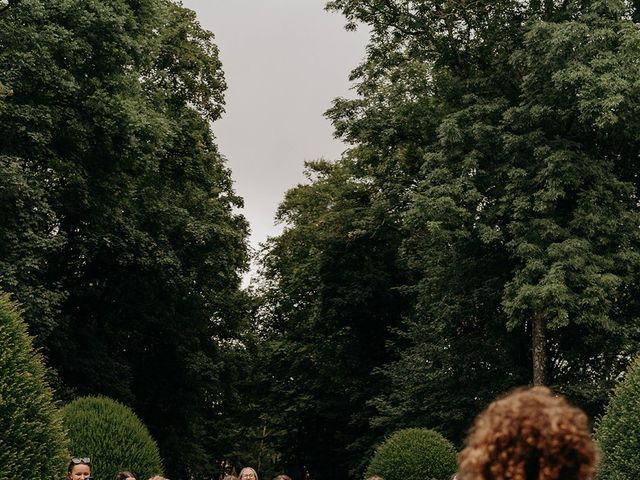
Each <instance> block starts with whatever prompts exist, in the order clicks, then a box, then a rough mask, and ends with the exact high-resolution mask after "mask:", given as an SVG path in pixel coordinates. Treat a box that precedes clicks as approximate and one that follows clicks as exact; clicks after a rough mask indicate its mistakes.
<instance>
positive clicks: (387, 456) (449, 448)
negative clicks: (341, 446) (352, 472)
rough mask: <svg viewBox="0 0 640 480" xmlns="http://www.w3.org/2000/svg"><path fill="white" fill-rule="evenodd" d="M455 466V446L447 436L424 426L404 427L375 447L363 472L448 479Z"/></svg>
mask: <svg viewBox="0 0 640 480" xmlns="http://www.w3.org/2000/svg"><path fill="white" fill-rule="evenodd" d="M456 466H457V454H456V450H455V448H453V445H452V444H451V442H449V441H448V440H447V439H446V438H444V437H443V436H442V435H440V434H439V433H438V432H435V431H433V430H429V429H426V428H407V429H404V430H399V431H397V432H395V433H394V434H392V435H391V436H390V437H389V438H387V439H386V440H385V441H384V443H383V444H382V445H380V446H379V447H378V448H377V449H376V453H375V455H374V456H373V458H372V459H371V463H369V467H368V468H367V472H366V474H365V476H366V477H370V476H373V475H377V476H380V477H382V478H384V479H385V480H424V479H425V478H429V479H434V480H447V479H448V478H449V477H451V475H452V474H453V473H454V472H455V471H456Z"/></svg>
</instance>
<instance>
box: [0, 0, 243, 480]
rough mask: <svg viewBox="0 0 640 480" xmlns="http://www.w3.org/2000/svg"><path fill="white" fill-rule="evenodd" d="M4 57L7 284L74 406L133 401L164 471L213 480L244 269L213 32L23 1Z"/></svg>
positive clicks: (171, 21)
mask: <svg viewBox="0 0 640 480" xmlns="http://www.w3.org/2000/svg"><path fill="white" fill-rule="evenodd" d="M0 45H2V48H1V49H0V84H1V85H2V87H0V174H1V175H0V178H1V179H0V199H1V200H2V201H3V206H6V208H5V210H4V212H3V213H2V214H0V286H2V287H3V288H6V289H7V291H9V292H10V293H11V294H12V295H14V296H15V297H16V298H17V299H18V300H20V301H21V302H22V303H23V305H24V309H25V313H26V320H27V322H28V323H29V327H30V331H31V332H32V333H34V334H36V335H38V339H37V342H38V344H41V345H43V352H44V353H45V354H46V355H47V359H48V363H49V364H50V365H51V366H52V367H53V368H54V369H55V370H56V371H57V373H58V377H59V381H60V383H61V386H63V387H64V388H59V389H58V391H59V392H61V394H62V395H63V396H64V398H65V399H70V398H73V397H75V396H77V395H87V394H102V395H107V396H109V397H111V398H115V399H118V400H120V401H122V402H124V403H126V404H127V405H132V406H133V407H134V408H135V411H136V412H138V413H139V414H140V416H141V418H143V419H144V421H145V423H146V424H147V425H148V426H149V428H150V430H151V431H152V432H153V434H154V436H155V438H157V439H158V443H159V446H160V449H161V451H162V452H163V458H164V459H165V462H166V470H167V474H168V476H169V477H179V476H180V475H182V476H186V475H187V472H188V471H189V472H191V473H192V474H194V475H204V474H205V473H207V472H210V471H212V470H213V468H214V467H215V462H216V460H217V459H216V457H215V454H216V453H215V452H216V450H217V448H216V442H217V441H218V439H217V433H216V432H218V431H219V429H217V428H216V423H217V422H219V421H220V420H219V419H220V418H221V417H222V416H221V415H220V410H221V409H222V408H223V405H225V402H226V401H227V400H228V395H227V393H224V394H223V393H221V392H226V386H225V385H224V382H225V380H223V376H224V375H225V368H226V367H225V359H224V358H223V356H222V354H221V350H220V348H219V347H220V345H222V344H224V343H225V342H227V341H230V340H235V339H236V337H237V336H238V335H239V331H240V327H239V326H240V324H241V323H242V322H243V321H244V311H245V303H246V296H245V295H244V294H242V293H241V292H240V278H241V277H240V276H241V272H242V270H243V269H244V268H245V266H246V263H247V247H246V243H245V242H246V237H247V224H246V222H245V220H244V218H243V217H242V216H241V215H239V214H238V213H237V211H238V207H239V206H240V205H241V202H242V201H241V199H240V198H238V197H237V196H236V195H235V193H234V192H233V188H232V180H231V177H230V172H229V170H228V169H227V167H226V166H225V163H224V159H223V158H222V156H221V155H220V153H219V152H218V150H217V147H216V145H215V143H214V136H213V132H212V131H211V127H210V123H209V122H210V121H211V120H215V119H217V118H218V117H219V115H220V113H221V112H222V110H223V94H224V89H225V83H224V76H223V73H222V70H221V65H220V61H219V59H218V51H217V47H216V46H215V44H214V43H213V36H212V34H211V33H210V32H206V31H205V30H204V29H202V27H201V26H200V25H199V24H198V23H197V21H196V20H195V15H194V14H193V12H190V11H188V10H187V9H185V8H183V7H181V6H180V5H178V4H177V3H175V2H173V1H169V0H115V1H112V2H104V1H101V0H90V1H79V0H70V1H69V0H51V1H49V0H47V1H43V0H23V1H19V2H13V3H12V4H11V6H10V8H8V9H6V10H5V11H3V12H2V15H0ZM70 348H74V349H75V348H78V349H82V350H83V355H81V356H70V355H69V354H68V351H69V349H70ZM185 385H188V386H187V387H185ZM194 469H195V471H194Z"/></svg>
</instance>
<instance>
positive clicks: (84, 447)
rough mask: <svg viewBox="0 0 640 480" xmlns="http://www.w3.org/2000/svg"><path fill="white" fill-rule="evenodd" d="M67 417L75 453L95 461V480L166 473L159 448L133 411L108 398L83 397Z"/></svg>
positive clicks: (68, 407) (66, 409) (65, 411)
mask: <svg viewBox="0 0 640 480" xmlns="http://www.w3.org/2000/svg"><path fill="white" fill-rule="evenodd" d="M63 414H64V424H65V427H66V428H67V433H68V436H69V439H70V441H71V447H70V448H71V452H72V454H73V455H74V456H77V457H90V458H91V461H92V466H93V477H94V478H95V480H112V479H113V477H114V476H115V474H116V473H117V472H118V471H120V470H129V471H131V472H133V473H134V474H136V475H137V476H138V478H149V477H151V476H152V475H155V474H161V473H162V461H161V460H160V453H159V452H158V446H157V444H156V442H155V440H154V439H153V438H152V437H151V434H149V431H148V430H147V427H145V426H144V425H143V423H142V422H141V421H140V419H139V418H138V417H137V416H136V414H135V413H133V411H132V410H131V409H130V408H129V407H127V406H125V405H123V404H121V403H119V402H116V401H115V400H112V399H110V398H107V397H83V398H79V399H77V400H74V401H73V402H71V403H70V404H68V405H66V406H65V407H64V409H63Z"/></svg>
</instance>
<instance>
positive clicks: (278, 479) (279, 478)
mask: <svg viewBox="0 0 640 480" xmlns="http://www.w3.org/2000/svg"><path fill="white" fill-rule="evenodd" d="M273 480H291V477H290V476H289V475H278V476H277V477H273Z"/></svg>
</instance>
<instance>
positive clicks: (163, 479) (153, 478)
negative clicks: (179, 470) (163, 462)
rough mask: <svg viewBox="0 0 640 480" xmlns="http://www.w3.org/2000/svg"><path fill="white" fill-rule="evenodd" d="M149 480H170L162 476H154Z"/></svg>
mask: <svg viewBox="0 0 640 480" xmlns="http://www.w3.org/2000/svg"><path fill="white" fill-rule="evenodd" d="M149 480H169V479H168V478H164V477H163V476H162V475H154V476H153V477H151V478H150V479H149Z"/></svg>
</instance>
